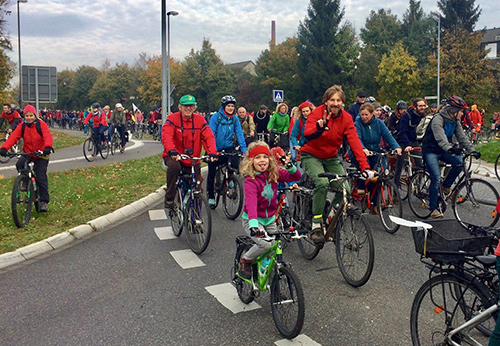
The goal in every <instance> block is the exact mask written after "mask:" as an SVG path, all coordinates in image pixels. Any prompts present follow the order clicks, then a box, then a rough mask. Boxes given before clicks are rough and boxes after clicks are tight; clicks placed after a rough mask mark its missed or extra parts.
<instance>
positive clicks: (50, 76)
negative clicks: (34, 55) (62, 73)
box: [21, 65, 57, 102]
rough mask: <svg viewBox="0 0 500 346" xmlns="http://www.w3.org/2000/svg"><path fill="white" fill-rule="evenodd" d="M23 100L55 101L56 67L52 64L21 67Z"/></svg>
mask: <svg viewBox="0 0 500 346" xmlns="http://www.w3.org/2000/svg"><path fill="white" fill-rule="evenodd" d="M21 74H22V78H21V81H22V99H23V102H57V69H56V68H55V67H52V66H27V65H23V66H22V67H21Z"/></svg>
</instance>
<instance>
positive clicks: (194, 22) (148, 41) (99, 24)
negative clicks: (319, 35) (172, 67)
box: [5, 0, 500, 71]
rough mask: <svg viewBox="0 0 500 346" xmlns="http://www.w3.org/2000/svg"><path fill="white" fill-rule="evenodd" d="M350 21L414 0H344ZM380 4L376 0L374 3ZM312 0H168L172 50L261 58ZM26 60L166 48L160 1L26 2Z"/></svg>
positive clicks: (84, 59)
mask: <svg viewBox="0 0 500 346" xmlns="http://www.w3.org/2000/svg"><path fill="white" fill-rule="evenodd" d="M341 4H342V6H344V7H345V17H344V19H345V20H348V21H350V22H351V23H353V24H354V26H355V27H356V30H357V31H359V29H360V28H362V27H363V26H364V24H365V21H366V17H367V16H368V14H369V13H370V10H378V9H379V8H385V9H386V10H387V9H391V11H392V13H393V14H396V15H397V16H398V18H399V19H401V18H402V15H403V13H404V12H405V11H406V9H407V7H408V1H396V0H379V1H366V0H358V1H353V0H342V2H341ZM375 4H376V5H375ZM436 4H437V1H436V0H422V1H421V5H422V7H423V9H424V11H425V12H426V13H427V12H430V11H435V10H437V5H436ZM308 5H309V0H274V1H272V0H266V1H264V0H251V1H248V0H231V1H229V0H185V1H172V0H168V1H167V11H170V10H174V11H177V12H179V15H178V16H176V17H170V19H171V20H170V35H171V46H170V48H171V55H172V57H174V58H175V59H177V60H181V61H182V60H183V59H184V58H185V57H186V56H187V55H188V54H189V51H190V50H191V49H192V48H194V50H195V51H197V50H200V49H201V43H202V40H203V38H207V39H209V40H210V42H211V43H212V45H213V47H214V48H215V50H216V51H217V53H218V54H219V55H220V57H221V59H222V60H223V61H224V62H226V63H234V62H239V61H244V60H253V61H254V62H255V60H256V59H257V58H258V57H259V55H260V53H261V52H262V51H263V50H265V49H267V48H268V47H269V40H270V38H271V21H272V20H275V21H276V40H277V43H281V42H283V41H284V40H285V39H286V38H288V37H292V36H294V35H296V33H297V28H298V25H299V22H300V21H302V20H304V18H305V15H306V10H307V7H308ZM476 5H479V6H480V8H481V9H482V14H481V17H480V18H479V22H478V23H477V25H476V29H480V28H483V27H487V28H492V27H500V20H499V17H500V16H499V14H500V10H499V8H498V0H476ZM19 6H20V13H21V48H22V64H23V65H38V66H56V67H57V70H58V71H62V70H64V69H66V68H69V69H76V68H77V67H78V66H81V65H91V66H95V67H97V68H99V67H100V66H101V65H102V63H103V62H104V60H105V59H106V58H108V59H109V60H110V61H111V64H112V65H115V64H116V63H121V62H128V63H130V64H132V63H133V62H134V61H135V59H136V58H137V57H138V56H139V53H141V52H145V53H147V54H148V55H160V54H161V16H160V12H161V0H133V1H132V0H107V1H95V0H28V2H27V3H20V4H19ZM7 10H10V11H11V12H12V13H11V14H10V15H7V16H5V19H6V20H7V27H6V29H7V31H8V33H9V34H10V39H11V41H12V44H13V49H14V50H13V52H10V53H9V55H10V57H11V59H12V61H14V62H15V63H16V64H17V62H18V55H17V54H18V48H17V9H16V0H11V3H10V5H9V7H8V8H7Z"/></svg>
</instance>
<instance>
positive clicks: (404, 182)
mask: <svg viewBox="0 0 500 346" xmlns="http://www.w3.org/2000/svg"><path fill="white" fill-rule="evenodd" d="M410 178H411V176H410V174H409V172H408V166H407V165H405V166H404V167H403V169H402V170H401V176H400V177H399V191H400V196H401V200H403V201H404V200H406V199H407V198H408V190H409V186H410Z"/></svg>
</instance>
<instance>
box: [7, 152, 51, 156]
mask: <svg viewBox="0 0 500 346" xmlns="http://www.w3.org/2000/svg"><path fill="white" fill-rule="evenodd" d="M42 155H43V151H41V150H37V151H33V152H31V153H9V152H7V156H8V157H14V156H25V157H28V156H36V157H39V156H42Z"/></svg>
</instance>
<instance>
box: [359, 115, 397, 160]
mask: <svg viewBox="0 0 500 346" xmlns="http://www.w3.org/2000/svg"><path fill="white" fill-rule="evenodd" d="M354 127H355V128H356V132H357V133H358V137H359V140H360V142H361V145H362V146H363V149H368V150H370V151H376V152H380V139H381V138H384V140H385V141H386V142H387V144H389V147H390V148H391V149H396V148H399V145H398V142H396V140H395V139H394V137H392V135H391V132H389V129H388V128H387V126H385V124H384V122H383V121H382V120H380V119H379V118H377V117H375V116H374V117H373V118H372V120H371V121H370V122H368V123H366V124H365V123H363V121H362V120H361V116H359V115H358V116H357V117H356V122H355V123H354Z"/></svg>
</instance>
